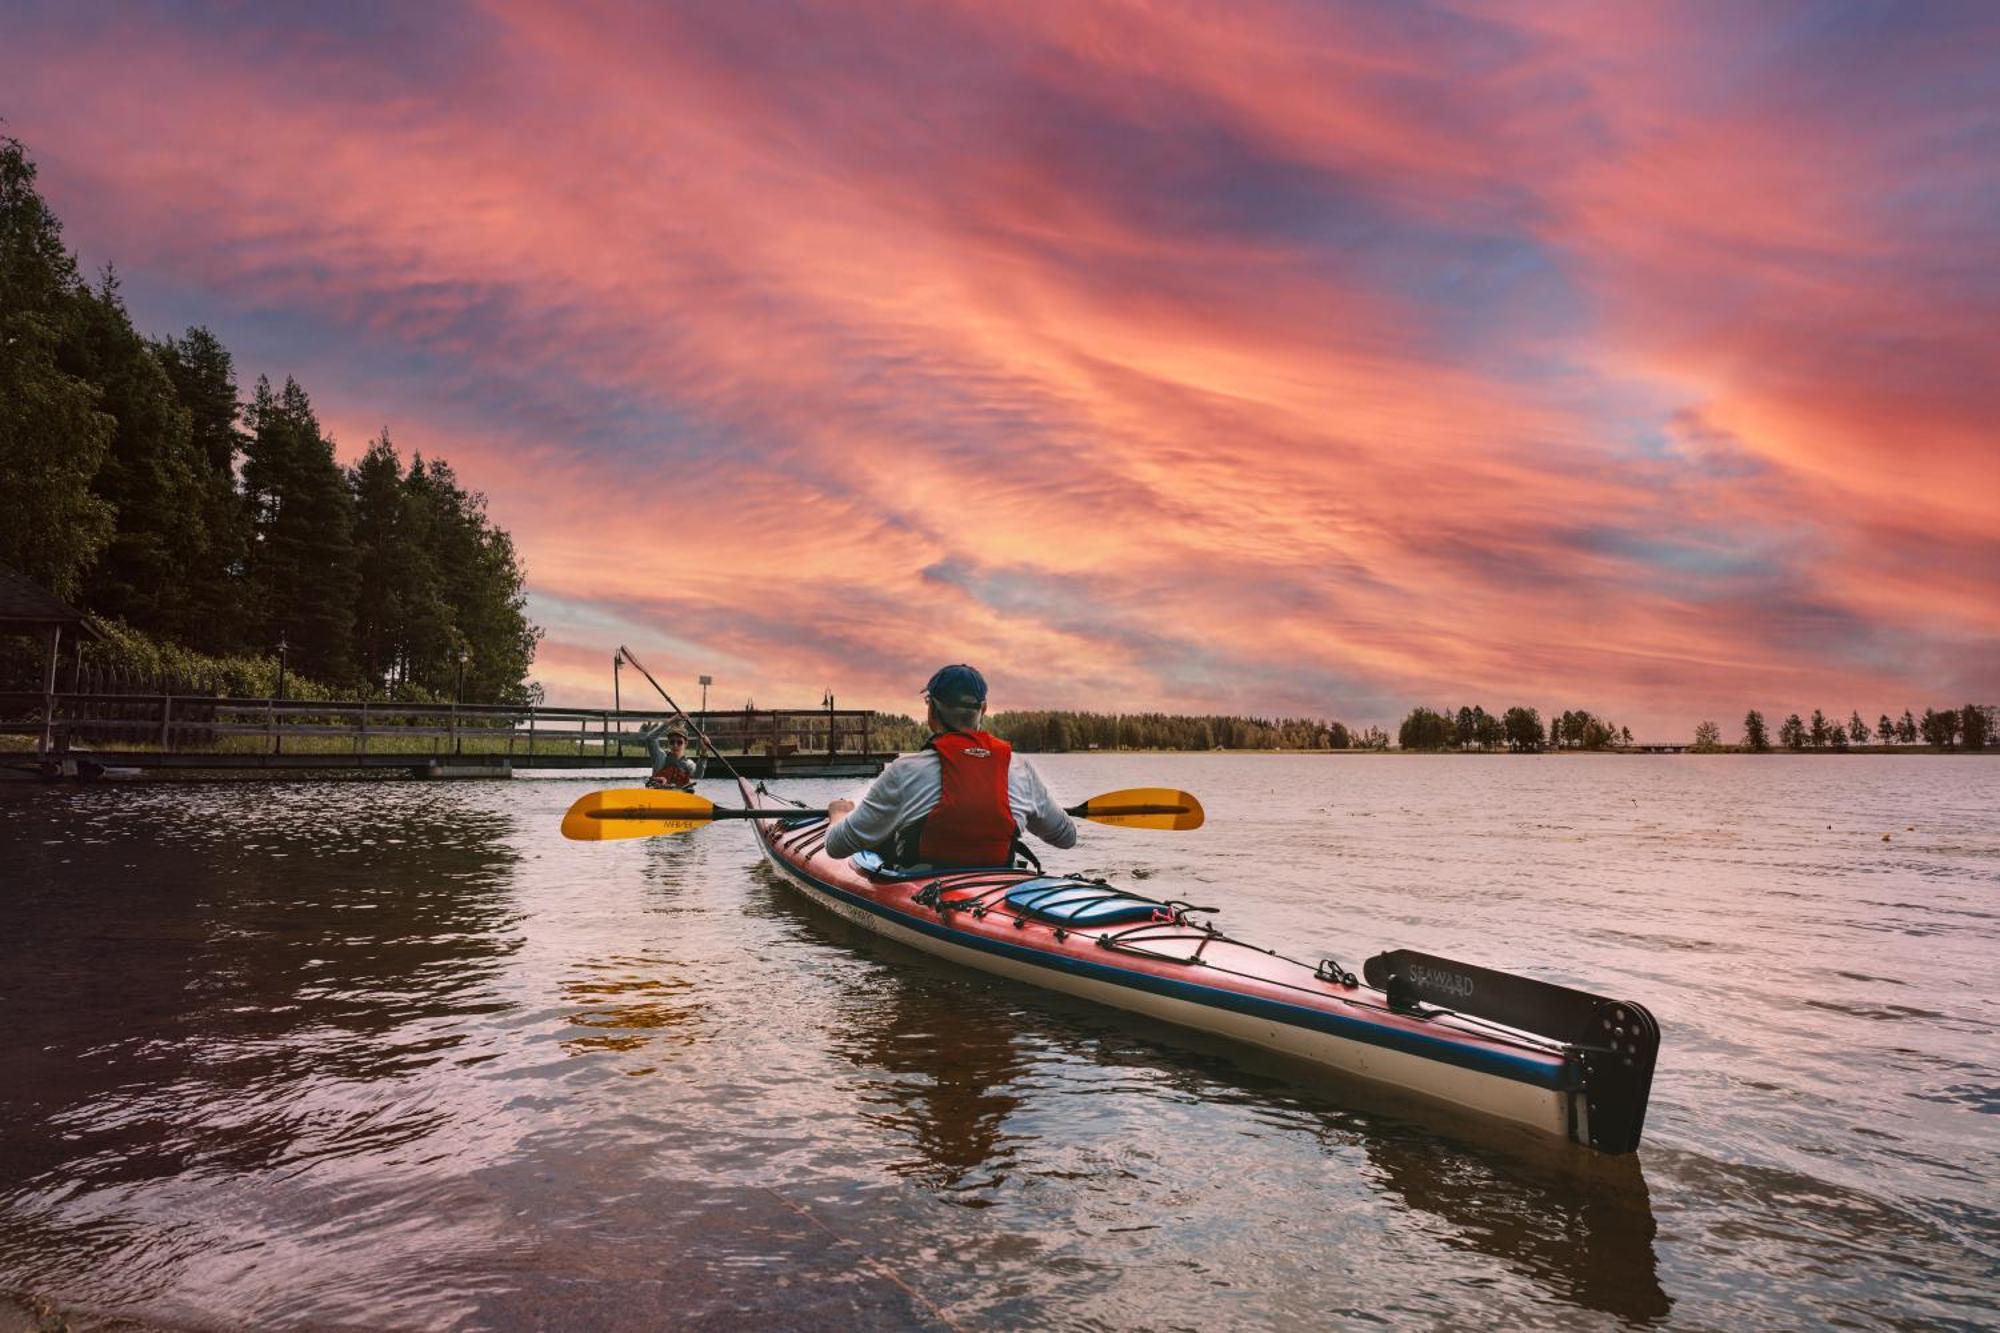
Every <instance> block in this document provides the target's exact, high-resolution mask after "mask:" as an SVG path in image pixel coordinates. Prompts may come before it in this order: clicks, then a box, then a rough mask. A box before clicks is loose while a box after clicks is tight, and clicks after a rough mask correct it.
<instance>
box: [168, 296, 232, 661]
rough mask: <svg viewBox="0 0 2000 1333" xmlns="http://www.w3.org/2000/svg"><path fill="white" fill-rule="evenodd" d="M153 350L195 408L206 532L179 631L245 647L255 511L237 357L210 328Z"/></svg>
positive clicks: (198, 509)
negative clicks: (248, 498)
mask: <svg viewBox="0 0 2000 1333" xmlns="http://www.w3.org/2000/svg"><path fill="white" fill-rule="evenodd" d="M153 353H154V355H155V356H157V357H158V358H159V361H160V365H161V368H162V369H164V370H165V371H166V374H167V377H168V378H169V379H170V380H172V381H173V385H174V392H175V394H176V395H177V396H178V397H179V398H180V401H181V406H182V407H184V408H185V409H186V410H187V413H188V436H189V440H190V442H191V443H192V445H193V446H194V451H195V458H196V465H195V466H196V481H195V491H196V495H195V499H194V513H195V517H196V522H197V527H198V530H199V532H200V534H201V538H202V541H201V546H200V549H199V550H198V551H197V552H196V553H195V554H194V556H193V557H192V558H191V560H190V562H189V564H188V566H187V569H186V573H185V577H186V579H187V582H188V588H189V591H188V596H187V599H186V610H187V614H188V616H189V620H188V623H186V624H185V625H182V626H177V627H173V630H172V632H174V633H175V634H176V635H177V636H178V637H179V638H180V639H181V640H182V641H183V642H185V643H188V644H191V645H192V646H194V647H196V648H198V649H201V650H203V651H206V652H211V653H234V652H238V651H241V650H242V649H243V648H244V647H245V646H246V635H247V626H246V624H245V622H244V606H243V598H244V587H243V583H242V580H241V579H239V578H238V577H237V573H238V571H239V570H241V569H242V568H243V565H244V562H245V560H246V559H247V558H248V556H249V550H250V515H249V511H248V509H247V508H246V506H245V505H244V503H243V498H242V496H240V495H238V494H237V491H236V462H237V458H238V456H239V455H240V454H241V453H242V450H243V431H242V428H241V425H240V422H241V419H242V406H241V404H240V403H238V401H237V395H236V367H235V363H234V362H233V361H232V359H231V358H230V355H229V349H228V348H226V347H224V346H223V345H222V343H221V342H220V341H219V340H218V339H217V338H216V336H215V335H214V334H213V333H210V332H209V331H208V330H207V329H204V328H191V329H189V330H188V331H187V333H186V334H185V335H184V336H183V337H181V338H180V339H178V340H176V339H173V338H168V339H166V340H165V341H164V342H159V343H155V344H154V345H153Z"/></svg>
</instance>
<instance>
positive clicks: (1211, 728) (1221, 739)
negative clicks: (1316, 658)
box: [869, 710, 1389, 754]
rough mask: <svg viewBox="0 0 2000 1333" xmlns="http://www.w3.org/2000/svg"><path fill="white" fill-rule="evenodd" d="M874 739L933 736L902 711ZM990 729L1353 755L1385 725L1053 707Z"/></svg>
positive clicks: (1044, 743)
mask: <svg viewBox="0 0 2000 1333" xmlns="http://www.w3.org/2000/svg"><path fill="white" fill-rule="evenodd" d="M869 725H870V727H871V729H872V730H871V732H870V739H871V740H872V741H873V743H875V744H876V745H878V746H879V747H881V748H884V749H888V750H898V751H904V752H908V751H911V750H916V749H920V748H921V747H922V746H923V743H924V741H925V739H926V738H927V735H928V733H927V732H926V731H925V730H924V727H923V724H922V723H920V722H918V721H917V720H916V719H914V718H910V717H906V716H903V715H901V714H885V713H877V714H875V715H874V717H873V718H872V719H871V721H870V724H869ZM985 726H986V729H987V730H988V731H991V732H992V733H993V734H994V735H995V736H998V737H1000V739H1002V740H1004V741H1006V742H1007V743H1008V744H1009V745H1012V746H1013V747H1014V748H1015V749H1017V750H1019V751H1021V752H1022V753H1024V754H1060V753H1064V752H1067V751H1072V750H1215V749H1223V750H1347V749H1360V748H1374V749H1383V748H1386V747H1387V746H1388V744H1389V738H1388V736H1387V735H1386V734H1384V733H1383V732H1382V731H1381V729H1380V728H1376V727H1370V728H1368V729H1367V730H1366V731H1362V732H1354V731H1350V730H1349V729H1348V727H1347V726H1346V725H1345V724H1344V723H1340V722H1325V721H1319V720H1317V719H1313V718H1277V719H1265V718H1257V717H1220V716H1203V717H1196V716H1191V715H1186V714H1178V713H1070V712H1052V711H1047V710H1035V711H1020V710H1015V711H1009V712H1002V713H994V714H992V715H991V716H989V717H988V718H987V719H986V723H985Z"/></svg>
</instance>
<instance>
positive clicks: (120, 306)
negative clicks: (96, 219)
mask: <svg viewBox="0 0 2000 1333" xmlns="http://www.w3.org/2000/svg"><path fill="white" fill-rule="evenodd" d="M81 304H82V311H83V319H82V325H81V330H80V336H79V337H78V338H77V340H76V341H75V343H74V344H73V345H72V346H70V347H69V348H67V349H66V355H65V359H66V361H67V363H68V368H69V369H71V370H72V371H73V372H74V373H75V374H77V375H78V376H79V377H80V378H82V379H84V380H86V381H88V382H89V383H91V384H93V385H95V386H97V388H98V391H99V395H100V396H99V399H98V406H99V408H100V409H102V410H103V411H105V412H107V413H109V414H110V416H111V419H112V422H113V423H114V426H113V432H112V437H111V447H110V449H108V450H107V451H106V452H105V455H104V459H103V462H102V463H101V464H100V465H99V467H98V470H97V475H96V476H95V477H93V478H92V480H91V489H92V490H93V491H94V492H96V494H97V495H98V496H99V498H101V499H102V500H103V501H104V503H105V504H106V505H107V506H109V508H110V509H111V512H112V513H113V514H114V515H115V525H114V528H113V531H112V536H111V543H110V545H109V546H108V547H106V549H105V550H104V552H103V554H102V555H100V556H99V557H98V560H97V563H96V564H95V565H94V566H93V567H92V568H91V570H90V573H89V575H88V576H87V577H86V578H85V579H84V584H83V590H82V597H81V600H82V603H83V604H84V605H86V606H88V607H90V608H91V610H93V611H95V612H96V613H98V614H99V615H103V616H109V617H112V618H114V619H120V620H125V621H129V622H131V623H133V624H136V625H143V626H146V627H147V628H150V629H153V630H157V631H159V632H162V633H167V634H172V635H176V636H185V635H186V634H187V633H188V632H189V631H190V630H191V629H192V628H193V626H194V625H195V623H196V619H197V618H196V615H195V612H194V608H193V606H192V604H191V600H190V596H189V593H190V590H191V589H192V588H193V586H194V581H193V580H192V579H191V578H190V577H189V572H190V569H191V567H192V566H193V565H195V564H196V562H197V560H198V558H199V556H200V554H201V552H202V550H203V548H204V547H205V546H206V545H207V540H206V535H205V533H204V532H203V529H202V527H201V518H202V508H203V505H202V498H203V497H202V486H201V483H202V474H203V472H204V471H205V468H204V466H203V460H202V458H201V455H200V453H199V451H198V450H197V449H196V447H195V444H194V439H193V434H192V429H191V417H190V414H189V412H188V410H187V408H185V407H183V406H182V405H181V401H180V395H179V393H178V392H177V391H176V390H175V388H174V382H173V380H172V379H171V378H169V377H168V375H167V372H166V369H165V367H164V366H162V365H161V364H160V360H159V357H158V356H157V355H155V353H154V351H153V348H152V346H151V345H150V344H148V343H147V342H146V340H145V339H144V338H141V337H140V336H139V333H138V331H137V330H136V329H134V328H133V327H132V320H131V316H129V315H128V314H127V313H126V311H125V303H124V300H123V298H121V297H120V296H119V293H118V279H117V276H116V275H115V274H113V273H110V272H107V273H106V274H105V276H104V280H103V282H102V283H101V284H100V285H99V286H98V288H97V290H95V291H93V292H88V293H85V294H84V296H83V298H82V303H81Z"/></svg>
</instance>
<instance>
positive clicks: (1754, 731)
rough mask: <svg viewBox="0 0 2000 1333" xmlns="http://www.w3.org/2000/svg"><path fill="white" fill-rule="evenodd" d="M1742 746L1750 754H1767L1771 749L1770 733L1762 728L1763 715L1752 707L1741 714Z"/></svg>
mask: <svg viewBox="0 0 2000 1333" xmlns="http://www.w3.org/2000/svg"><path fill="white" fill-rule="evenodd" d="M1743 748H1744V749H1746V750H1748V751H1749V752H1750V753H1751V754H1767V753H1769V752H1770V749H1771V734H1770V733H1769V732H1768V731H1766V730H1765V729H1764V715H1763V714H1762V713H1760V712H1758V711H1757V710H1756V709H1754V708H1753V709H1751V710H1750V711H1749V712H1747V713H1745V714H1744V715H1743Z"/></svg>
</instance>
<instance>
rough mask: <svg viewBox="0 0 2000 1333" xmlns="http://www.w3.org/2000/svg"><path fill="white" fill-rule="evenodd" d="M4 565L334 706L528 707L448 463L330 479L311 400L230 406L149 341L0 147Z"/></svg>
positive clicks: (498, 589) (195, 334)
mask: <svg viewBox="0 0 2000 1333" xmlns="http://www.w3.org/2000/svg"><path fill="white" fill-rule="evenodd" d="M0 493H4V495H5V496H6V503H5V504H4V505H0V562H4V563H6V564H9V565H12V566H13V567H14V568H16V569H18V570H20V571H21V572H22V573H24V574H26V575H27V576H28V577H30V578H32V579H35V580H36V581H37V582H40V583H42V584H43V585H44V586H47V587H49V588H51V589H53V590H54V591H55V592H56V593H57V594H58V595H60V596H63V597H65V598H69V599H71V600H73V601H74V602H76V603H77V604H78V605H79V606H81V607H82V608H83V609H85V610H88V611H90V612H92V613H93V614H95V615H98V616H100V617H106V618H110V619H113V620H116V621H120V622H122V623H124V624H126V625H128V626H131V627H133V628H134V629H137V630H139V631H141V632H143V633H145V634H147V635H152V636H158V637H159V638H162V639H165V640H168V641H170V642H172V643H174V644H177V645H180V646H182V647H185V648H187V649H191V650H193V651H195V652H198V653H203V654H211V655H215V656H220V657H228V656H242V655H251V656H255V657H269V656H271V655H272V654H274V653H275V652H276V650H277V648H278V645H279V644H280V643H281V642H282V643H283V644H284V645H285V647H286V650H287V656H288V661H289V665H290V667H291V669H292V670H293V671H294V672H296V673H298V674H300V675H303V676H307V677H310V678H313V679H315V680H317V681H319V682H322V683H324V684H325V685H328V686H331V687H336V688H343V689H345V688H352V689H358V690H364V691H371V692H375V691H389V692H397V691H403V692H408V693H412V694H426V695H431V696H437V695H442V694H446V693H448V692H455V691H457V690H458V689H459V688H460V686H461V683H462V688H463V692H464V694H465V696H466V697H467V698H479V699H487V700H499V701H520V700H524V699H525V698H526V697H527V696H528V694H529V693H530V687H529V686H528V684H527V674H528V670H529V667H530V665H531V663H532V661H533V658H534V652H535V645H536V643H537V641H538V640H539V638H540V636H541V631H540V630H539V629H538V628H536V627H535V626H533V625H531V624H530V623H529V622H528V620H527V616H526V596H525V575H524V573H523V570H522V567H521V562H520V559H519V557H518V555H517V554H516V552H515V550H514V544H513V541H512V539H511V538H510V537H509V536H508V534H507V533H506V532H505V531H504V530H503V529H501V528H498V527H496V526H494V524H493V523H492V521H491V520H490V519H489V518H488V516H487V514H486V502H485V498H484V497H483V496H482V495H480V494H478V493H477V492H474V491H470V490H467V489H466V488H465V487H464V486H463V485H462V484H461V483H460V481H459V479H458V477H457V476H456V474H455V473H454V472H453V471H452V469H451V467H450V466H449V465H448V464H446V463H444V462H442V461H441V460H435V459H433V460H429V461H426V460H425V459H424V458H423V457H422V456H421V455H419V456H416V457H413V458H412V459H411V460H410V462H409V463H408V465H407V466H406V465H405V464H404V462H403V460H402V458H401V457H400V456H399V455H398V454H397V451H396V449H395V447H394V446H393V445H392V444H391V443H390V441H389V438H388V434H387V432H386V431H385V432H384V433H383V435H382V437H381V438H379V439H377V440H375V441H373V442H372V443H371V444H370V445H369V447H368V450H367V452H366V454H365V455H364V456H363V457H362V459H361V461H360V462H359V463H358V464H356V465H355V466H354V467H353V468H343V467H341V466H340V465H339V463H337V462H336V461H335V458H334V450H333V442H332V441H331V440H330V439H329V438H328V437H327V435H326V433H325V431H324V430H323V429H322V428H321V426H320V423H319V420H318V418H317V416H315V414H314V412H313V408H312V404H311V402H310V401H309V400H308V398H307V396H306V392H305V390H304V389H302V388H300V387H299V385H298V384H297V383H296V382H295V381H293V380H291V379H287V380H286V381H285V382H284V384H283V386H282V387H278V388H273V387H272V386H271V384H270V383H269V382H268V381H267V380H265V379H262V378H260V379H259V380H258V381H257V385H256V388H255V390H254V391H253V393H252V394H251V397H250V400H249V402H248V403H247V404H246V403H244V402H242V401H241V400H240V395H239V393H238V387H237V381H236V373H235V366H234V362H233V359H232V357H231V356H230V353H229V351H228V349H227V348H225V347H224V346H223V345H222V343H221V342H220V341H219V340H218V339H217V338H216V337H215V335H214V334H212V333H210V332H209V331H208V330H207V329H204V328H191V329H189V330H188V331H187V332H186V334H184V335H183V336H181V337H179V338H174V337H168V338H165V339H162V340H157V341H155V340H153V339H149V338H147V337H145V336H143V335H142V334H140V333H139V332H138V331H137V330H136V329H135V328H134V327H133V324H132V320H131V317H130V316H129V314H128V313H127V311H126V308H125V304H124V301H123V299H122V297H121V296H120V293H119V286H118V280H117V276H116V274H115V273H113V272H112V271H110V270H109V269H107V270H106V272H105V274H104V276H103V278H102V279H101V280H100V281H99V282H98V283H97V285H95V286H91V285H89V284H88V283H86V282H85V281H84V280H83V279H82V277H81V276H80V275H79V273H78V267H77V261H76V259H75V257H74V256H73V255H71V254H70V253H69V252H68V251H67V250H65V249H64V248H63V244H62V231H61V224H60V223H59V222H58V221H57V219H56V217H55V215H54V214H53V213H52V212H50V210H49V209H48V207H47V205H46V204H45V203H44V202H43V200H42V198H41V196H40V195H39V194H38V193H37V192H36V190H35V168H34V165H33V163H31V162H30V161H29V160H28V158H27V156H26V154H25V153H24V151H23V150H22V147H21V145H20V143H19V142H17V141H16V140H13V139H9V138H0Z"/></svg>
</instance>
